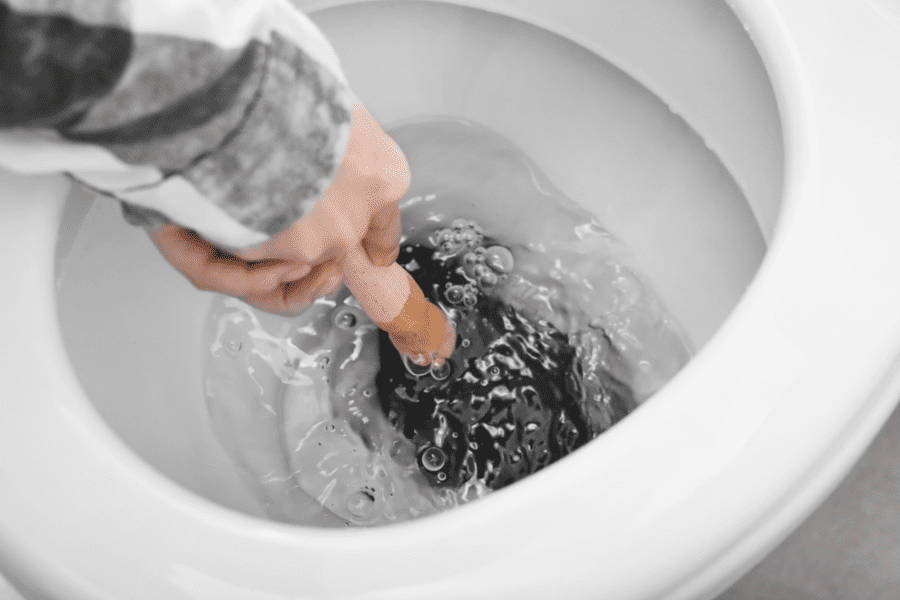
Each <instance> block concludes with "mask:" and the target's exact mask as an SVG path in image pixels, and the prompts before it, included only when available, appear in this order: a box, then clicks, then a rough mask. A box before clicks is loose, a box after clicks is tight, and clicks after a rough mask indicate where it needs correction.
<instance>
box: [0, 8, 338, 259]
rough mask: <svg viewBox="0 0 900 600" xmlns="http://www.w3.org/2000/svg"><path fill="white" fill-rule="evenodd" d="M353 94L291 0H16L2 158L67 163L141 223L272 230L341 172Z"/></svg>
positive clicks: (1, 16) (255, 236)
mask: <svg viewBox="0 0 900 600" xmlns="http://www.w3.org/2000/svg"><path fill="white" fill-rule="evenodd" d="M350 103H351V95H350V92H349V90H348V88H347V85H346V82H345V80H344V76H343V74H342V73H341V71H340V67H339V65H338V62H337V58H336V56H334V54H333V50H331V47H330V46H329V45H328V43H327V41H326V40H325V38H324V36H322V35H321V33H319V32H318V30H317V29H315V26H314V25H313V24H312V23H311V22H310V21H309V20H308V19H307V18H306V17H305V16H303V15H302V14H300V13H299V12H298V11H297V10H296V9H294V8H293V7H292V6H291V5H290V4H288V3H287V2H286V1H283V2H281V1H278V0H271V1H264V0H246V1H245V0H230V1H228V2H225V1H221V0H154V1H153V2H147V1H146V0H144V2H139V0H133V1H131V2H129V1H128V0H0V167H6V168H8V169H13V170H19V171H26V172H32V173H43V172H53V171H59V172H65V173H67V174H68V175H69V176H70V177H72V178H73V179H74V180H76V181H79V182H81V183H83V184H84V185H87V186H89V187H91V188H92V189H95V190H96V191H97V192H98V193H101V194H103V195H106V196H109V197H112V198H115V199H118V200H120V201H122V202H123V213H124V215H125V218H126V219H127V220H128V221H129V222H131V223H133V224H136V225H142V226H145V227H151V226H155V225H159V224H162V223H166V222H170V221H176V222H178V223H179V224H181V225H184V226H186V227H189V228H192V229H195V230H196V231H198V232H199V233H201V235H204V237H206V238H207V239H210V241H213V242H216V243H219V244H222V245H225V246H230V247H242V246H246V245H250V244H252V243H258V242H261V241H264V240H265V239H267V238H268V237H270V236H272V235H274V234H276V233H278V232H279V231H281V230H282V229H284V228H285V227H287V226H289V225H291V224H292V223H294V222H295V221H296V220H297V219H299V218H300V217H301V216H302V215H303V213H304V212H305V210H308V209H309V208H310V207H311V206H312V205H313V203H314V202H315V201H316V200H317V199H318V197H319V196H320V195H321V194H322V192H324V190H325V189H326V188H327V186H328V185H329V183H330V179H331V177H332V175H333V174H334V172H335V170H336V168H337V166H338V165H339V164H340V162H341V160H342V157H343V152H344V148H345V146H346V142H347V138H348V136H349V124H350ZM26 142H27V143H26ZM29 153H30V154H29ZM97 157H99V159H98V158H97ZM92 161H93V162H92ZM176 182H177V185H176ZM186 191H187V192H186ZM204 202H205V203H208V204H209V205H212V208H213V209H214V210H212V211H211V210H210V209H209V208H210V207H206V210H205V211H192V209H191V207H190V204H191V203H194V204H197V203H204ZM210 214H213V215H215V216H216V218H215V219H210V218H209V215H210ZM216 219H218V221H217V220H216ZM191 221H194V222H191Z"/></svg>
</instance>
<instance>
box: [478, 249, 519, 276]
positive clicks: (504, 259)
mask: <svg viewBox="0 0 900 600" xmlns="http://www.w3.org/2000/svg"><path fill="white" fill-rule="evenodd" d="M484 260H485V263H486V264H487V265H488V266H489V267H490V268H492V269H493V270H494V271H496V272H497V273H500V274H503V273H509V272H510V271H512V269H513V266H515V260H514V259H513V255H512V252H510V251H509V249H508V248H504V247H503V246H491V247H490V248H488V249H487V250H486V251H485V254H484Z"/></svg>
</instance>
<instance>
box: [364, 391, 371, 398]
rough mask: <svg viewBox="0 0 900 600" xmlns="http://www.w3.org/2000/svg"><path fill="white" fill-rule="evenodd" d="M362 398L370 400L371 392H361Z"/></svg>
mask: <svg viewBox="0 0 900 600" xmlns="http://www.w3.org/2000/svg"><path fill="white" fill-rule="evenodd" d="M363 397H364V398H371V397H372V390H363Z"/></svg>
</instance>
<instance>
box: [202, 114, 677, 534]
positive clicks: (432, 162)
mask: <svg viewBox="0 0 900 600" xmlns="http://www.w3.org/2000/svg"><path fill="white" fill-rule="evenodd" d="M391 134H392V135H393V137H394V138H395V139H396V140H397V141H398V143H399V144H400V145H401V147H402V148H403V150H404V152H405V153H406V154H407V157H408V158H409V161H410V165H411V168H412V172H413V184H412V186H411V188H410V191H409V193H408V194H407V197H406V198H405V199H404V200H403V201H402V212H403V219H404V221H403V223H404V238H403V240H402V248H401V254H400V258H399V261H398V262H400V264H401V265H403V266H404V267H405V268H407V270H408V271H409V272H410V274H411V275H412V276H413V277H414V278H416V279H417V280H418V281H419V283H420V285H421V286H422V288H423V291H424V292H425V293H426V295H427V296H429V297H430V299H431V300H432V301H434V302H435V303H437V304H438V305H439V306H441V308H442V309H443V310H444V311H445V312H446V313H447V314H448V315H449V316H450V317H451V318H452V319H453V320H454V321H455V323H456V326H457V331H458V334H459V335H458V339H457V349H456V351H455V352H454V355H453V356H452V357H451V360H450V361H448V363H447V364H446V365H445V366H444V367H443V368H440V369H429V368H426V369H422V368H419V367H417V366H416V365H414V364H412V363H411V362H409V361H406V360H404V359H403V358H402V357H400V356H399V355H397V353H396V351H395V350H394V349H393V347H392V346H391V345H390V343H389V341H388V340H387V339H386V336H384V335H383V334H382V333H380V332H379V330H378V329H377V327H375V325H374V324H373V323H372V322H371V321H370V320H369V319H368V318H367V317H366V315H365V314H364V313H363V312H362V311H361V310H360V308H359V305H358V304H357V303H356V302H355V300H354V298H353V297H352V296H351V295H350V294H349V293H348V292H347V290H346V289H342V290H341V291H340V292H338V294H337V295H336V296H335V297H333V298H323V299H320V300H319V301H317V302H316V303H315V304H314V305H313V306H312V307H311V309H310V310H308V311H306V312H305V313H304V314H303V315H300V316H299V317H296V318H284V317H278V316H274V315H270V314H267V313H263V312H261V311H257V310H255V309H253V308H251V307H249V306H248V305H246V304H244V303H242V302H240V301H238V300H235V299H231V298H225V297H222V298H219V299H217V301H216V302H214V303H213V305H212V308H211V310H210V313H209V316H208V319H207V323H206V340H207V343H206V344H205V348H206V349H207V350H208V352H207V356H206V357H205V368H204V389H205V394H206V400H207V405H208V408H209V412H210V416H211V420H212V423H213V427H214V429H215V431H216V433H217V436H218V438H219V440H220V441H221V442H222V444H223V446H224V447H225V448H226V450H227V451H228V453H229V455H230V456H231V458H232V460H233V461H234V462H235V465H236V467H237V468H238V471H239V472H240V473H241V474H242V476H243V477H244V478H245V480H246V482H247V484H248V485H250V486H251V487H252V488H253V489H254V491H255V492H256V494H257V496H258V497H259V499H260V501H261V503H262V504H263V505H264V507H265V508H266V511H267V513H268V514H269V515H270V517H272V518H273V519H277V520H281V521H286V522H292V523H300V524H310V525H326V526H327V525H333V526H343V525H363V526H367V525H378V524H386V523H391V522H396V521H402V520H408V519H411V518H415V517H419V516H423V515H427V514H431V513H434V512H438V511H441V510H445V509H448V508H451V507H453V506H456V505H458V504H460V503H463V502H468V501H471V500H474V499H476V498H479V497H481V496H483V495H485V494H487V493H490V492H491V491H492V490H494V489H498V488H501V487H505V486H507V485H509V484H511V483H514V482H515V481H517V480H518V479H520V478H522V477H524V476H527V475H528V474H530V473H533V472H534V471H536V470H539V469H541V468H544V467H546V466H547V465H549V464H550V463H552V462H553V461H554V460H557V459H559V458H561V457H563V456H565V455H566V454H568V453H569V452H571V451H575V450H577V448H578V447H580V446H582V445H583V444H585V443H587V442H588V441H589V440H590V439H592V438H593V437H595V436H597V435H599V434H601V433H602V432H603V431H605V430H606V429H608V428H609V427H610V426H613V425H614V423H615V422H617V421H618V420H620V419H622V418H623V417H625V416H626V415H627V413H628V412H629V411H631V410H633V409H634V408H635V407H637V406H638V405H639V404H640V403H642V402H644V401H645V400H647V399H648V398H649V397H650V396H651V395H652V394H653V393H654V392H655V391H656V390H658V389H659V388H660V387H661V386H662V385H663V384H664V383H665V382H666V381H668V379H670V378H671V377H672V376H673V375H674V374H675V373H676V372H677V371H678V370H679V369H680V368H681V367H682V366H683V365H684V364H685V363H686V362H687V360H688V359H689V356H690V345H689V342H688V341H687V339H686V337H685V336H684V335H683V333H682V331H681V329H680V327H679V326H678V324H677V323H676V322H675V321H674V319H673V318H672V317H671V315H670V314H669V313H668V312H667V310H666V309H665V307H664V306H663V304H662V302H661V301H660V300H659V299H658V297H657V296H656V295H655V294H654V292H653V291H652V287H651V286H650V284H649V282H647V281H646V280H645V279H644V278H643V277H642V276H641V275H640V274H639V273H638V271H637V270H636V269H635V268H634V267H633V266H632V264H631V261H630V259H629V257H628V252H627V250H626V249H625V248H623V247H622V245H621V244H620V243H618V242H617V241H616V239H615V238H614V237H613V236H611V235H610V234H609V233H607V232H606V231H605V230H604V229H603V228H602V227H601V225H600V224H598V223H597V222H596V220H595V219H594V218H593V216H592V215H591V214H589V213H588V212H587V211H585V210H583V209H582V208H580V207H579V205H578V204H576V203H575V202H573V201H572V200H570V199H568V198H566V197H565V196H564V195H563V194H562V193H561V192H560V191H558V190H557V189H556V188H555V187H554V186H553V185H552V183H551V182H549V181H548V180H547V178H546V177H545V176H544V175H543V174H542V173H541V172H540V170H539V169H538V168H537V166H536V165H534V164H533V163H532V162H531V161H530V160H529V159H528V158H527V157H526V156H525V155H524V154H522V153H521V152H520V151H518V150H517V149H516V148H515V147H513V146H512V145H511V144H510V143H509V142H508V141H507V140H505V139H504V138H502V137H500V136H499V135H496V134H494V133H493V132H491V131H489V130H487V129H485V128H483V127H480V126H477V125H475V124H473V123H469V122H464V121H459V120H454V119H444V118H434V119H423V120H418V121H416V122H410V123H407V124H405V125H402V126H399V127H397V128H395V129H393V130H392V131H391Z"/></svg>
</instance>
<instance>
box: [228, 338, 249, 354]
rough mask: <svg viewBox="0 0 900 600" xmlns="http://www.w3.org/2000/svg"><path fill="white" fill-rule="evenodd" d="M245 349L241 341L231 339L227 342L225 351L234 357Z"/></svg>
mask: <svg viewBox="0 0 900 600" xmlns="http://www.w3.org/2000/svg"><path fill="white" fill-rule="evenodd" d="M243 347H244V345H243V344H242V343H241V340H237V339H230V340H228V341H227V342H225V351H226V352H228V354H231V355H232V356H234V355H236V354H238V353H240V351H241V348H243Z"/></svg>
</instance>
